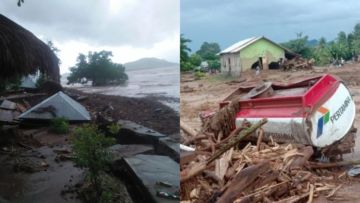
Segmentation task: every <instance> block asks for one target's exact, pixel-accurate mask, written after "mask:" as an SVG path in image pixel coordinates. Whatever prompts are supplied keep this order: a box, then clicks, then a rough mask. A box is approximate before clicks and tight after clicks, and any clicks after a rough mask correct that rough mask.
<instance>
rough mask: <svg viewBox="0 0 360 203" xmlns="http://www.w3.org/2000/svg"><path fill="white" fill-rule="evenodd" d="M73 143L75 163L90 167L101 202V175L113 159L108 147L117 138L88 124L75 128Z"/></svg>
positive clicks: (89, 172) (90, 174) (93, 182)
mask: <svg viewBox="0 0 360 203" xmlns="http://www.w3.org/2000/svg"><path fill="white" fill-rule="evenodd" d="M72 144H73V151H74V155H75V159H74V160H75V163H76V164H78V165H79V166H80V167H84V168H87V169H88V175H89V178H90V182H91V185H92V186H93V188H94V190H95V192H96V198H97V201H96V202H99V200H100V198H101V196H102V193H103V189H102V181H101V177H100V176H101V173H102V172H104V171H105V170H106V168H107V164H108V163H109V161H110V160H111V156H110V153H109V151H108V150H107V148H108V147H109V146H111V145H113V144H115V139H114V138H109V137H105V136H104V135H103V134H102V133H101V132H100V131H99V130H98V128H97V126H95V125H88V124H87V125H84V126H82V127H79V128H77V129H76V130H75V133H74V136H73V138H72Z"/></svg>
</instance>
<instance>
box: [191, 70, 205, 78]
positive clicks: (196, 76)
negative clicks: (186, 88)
mask: <svg viewBox="0 0 360 203" xmlns="http://www.w3.org/2000/svg"><path fill="white" fill-rule="evenodd" d="M205 76H206V74H205V73H204V72H201V71H196V72H195V73H194V77H195V80H201V79H202V78H204V77H205Z"/></svg>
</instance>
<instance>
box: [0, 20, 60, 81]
mask: <svg viewBox="0 0 360 203" xmlns="http://www.w3.org/2000/svg"><path fill="white" fill-rule="evenodd" d="M37 70H40V72H42V73H45V74H46V75H47V76H48V78H49V79H50V80H53V81H55V82H60V73H59V59H58V58H57V57H56V55H55V54H54V53H53V51H52V50H51V49H50V48H49V46H48V45H46V44H45V43H44V42H43V41H41V40H40V39H38V38H37V37H36V36H35V35H34V34H32V33H31V32H30V31H28V30H26V29H25V28H23V27H21V26H20V25H18V24H17V23H15V22H13V21H11V20H10V19H8V18H7V17H5V16H3V15H1V14H0V80H2V79H8V78H13V77H21V76H25V75H28V74H34V73H36V71H37Z"/></svg>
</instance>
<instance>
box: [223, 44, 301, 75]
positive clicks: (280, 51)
mask: <svg viewBox="0 0 360 203" xmlns="http://www.w3.org/2000/svg"><path fill="white" fill-rule="evenodd" d="M219 55H220V62H221V72H222V73H225V74H229V75H235V76H239V75H240V73H241V72H242V71H245V70H249V69H256V68H257V67H259V68H260V69H277V68H279V62H281V61H282V60H284V59H291V58H293V57H294V56H295V55H296V54H295V53H293V52H292V51H290V50H288V49H286V48H285V47H283V46H281V45H279V44H277V43H275V42H273V41H271V40H269V39H267V38H266V37H252V38H248V39H245V40H242V41H239V42H237V43H235V44H233V45H231V46H229V47H228V48H226V49H224V50H222V51H221V52H220V53H219Z"/></svg>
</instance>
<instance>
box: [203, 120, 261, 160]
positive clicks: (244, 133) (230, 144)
mask: <svg viewBox="0 0 360 203" xmlns="http://www.w3.org/2000/svg"><path fill="white" fill-rule="evenodd" d="M265 123H267V119H266V118H264V119H262V120H260V121H259V122H257V123H255V124H253V125H252V126H250V127H249V128H245V129H244V130H242V131H241V132H240V134H239V135H238V136H235V137H234V138H232V139H230V140H229V142H228V143H227V144H225V145H224V146H223V147H222V148H220V149H219V150H218V151H217V152H215V154H214V155H213V156H211V157H210V158H209V159H208V160H207V163H208V164H209V163H211V162H212V161H214V160H215V159H217V158H218V157H219V156H220V155H222V154H223V153H225V152H226V151H227V150H229V149H230V148H231V147H233V146H235V145H236V144H237V143H239V142H240V141H241V140H243V139H245V138H246V137H247V136H249V135H250V134H251V133H253V132H255V130H256V129H258V128H260V127H261V126H262V125H264V124H265ZM239 128H242V127H239ZM235 131H236V130H235Z"/></svg>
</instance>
